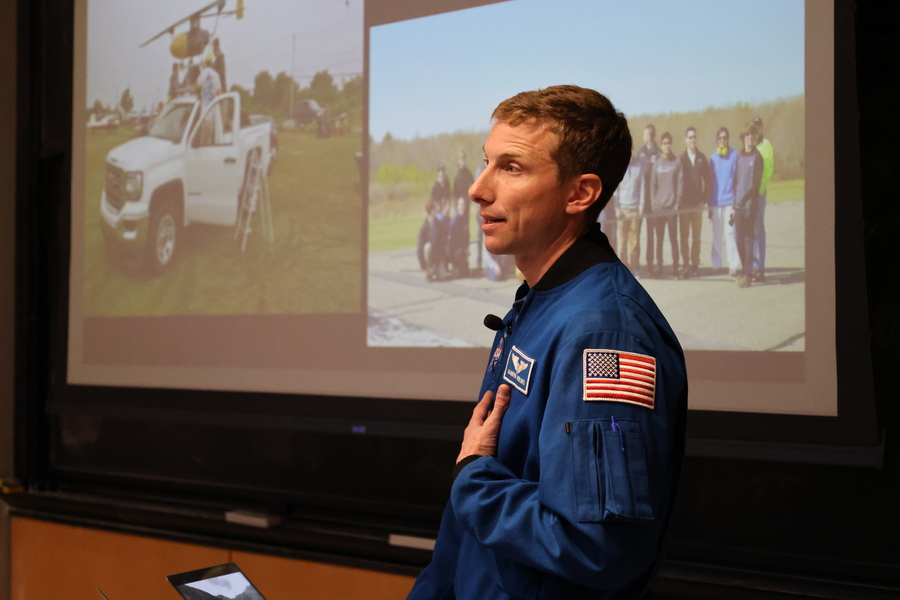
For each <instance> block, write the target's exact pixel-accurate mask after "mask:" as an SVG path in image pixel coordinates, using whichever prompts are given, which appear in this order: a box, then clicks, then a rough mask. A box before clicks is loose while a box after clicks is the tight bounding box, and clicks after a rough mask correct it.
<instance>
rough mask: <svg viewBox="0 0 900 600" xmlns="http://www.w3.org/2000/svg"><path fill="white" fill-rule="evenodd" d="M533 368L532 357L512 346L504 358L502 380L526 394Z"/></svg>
mask: <svg viewBox="0 0 900 600" xmlns="http://www.w3.org/2000/svg"><path fill="white" fill-rule="evenodd" d="M533 370H534V359H533V358H529V357H528V356H527V355H526V354H525V353H524V352H522V351H521V350H519V349H518V348H516V347H515V346H513V347H512V349H511V350H510V351H509V358H507V359H506V368H505V369H504V370H503V380H504V381H506V382H507V383H509V384H510V385H511V386H513V387H514V388H516V389H517V390H519V391H520V392H522V393H523V394H525V395H526V396H527V395H528V388H529V387H530V385H531V372H532V371H533Z"/></svg>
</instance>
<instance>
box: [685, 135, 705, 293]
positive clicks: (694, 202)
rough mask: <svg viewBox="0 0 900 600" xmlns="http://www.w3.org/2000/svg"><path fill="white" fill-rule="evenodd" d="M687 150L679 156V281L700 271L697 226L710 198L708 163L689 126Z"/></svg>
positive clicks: (700, 222) (698, 229)
mask: <svg viewBox="0 0 900 600" xmlns="http://www.w3.org/2000/svg"><path fill="white" fill-rule="evenodd" d="M684 143H685V146H686V147H687V148H686V149H685V151H684V154H682V155H681V171H682V174H683V177H684V191H683V192H682V194H681V205H680V206H679V207H678V233H679V234H680V236H681V262H682V264H683V267H682V269H681V277H682V279H687V278H688V277H696V276H697V275H698V274H699V272H700V227H701V226H702V225H703V213H704V212H705V211H706V201H707V198H708V197H709V192H710V189H709V161H708V160H706V155H705V154H703V153H702V152H700V150H698V149H697V130H696V129H694V128H693V127H688V128H687V130H686V131H685V132H684Z"/></svg>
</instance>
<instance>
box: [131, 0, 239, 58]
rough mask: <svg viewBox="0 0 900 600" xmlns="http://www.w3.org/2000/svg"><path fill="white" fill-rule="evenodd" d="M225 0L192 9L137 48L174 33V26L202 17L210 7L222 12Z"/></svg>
mask: <svg viewBox="0 0 900 600" xmlns="http://www.w3.org/2000/svg"><path fill="white" fill-rule="evenodd" d="M226 1H227V0H215V1H214V2H210V3H209V4H207V5H206V6H204V7H203V8H201V9H200V10H197V11H194V12H192V13H191V14H189V15H188V16H186V17H185V18H183V19H181V20H180V21H176V22H175V23H172V24H171V25H169V26H168V27H166V28H165V29H163V30H162V31H160V32H159V33H157V34H156V35H154V36H153V37H152V38H150V39H149V40H147V41H146V42H144V43H143V44H141V45H140V46H138V47H139V48H143V47H144V46H146V45H147V44H149V43H150V42H152V41H155V40H157V39H159V38H161V37H162V36H164V35H165V34H167V33H168V34H172V33H175V28H176V27H178V26H179V25H181V24H182V23H187V22H189V21H190V20H191V19H194V18H200V17H202V16H203V13H205V12H206V11H208V10H210V9H212V8H218V12H219V13H221V12H222V9H223V8H225V2H226Z"/></svg>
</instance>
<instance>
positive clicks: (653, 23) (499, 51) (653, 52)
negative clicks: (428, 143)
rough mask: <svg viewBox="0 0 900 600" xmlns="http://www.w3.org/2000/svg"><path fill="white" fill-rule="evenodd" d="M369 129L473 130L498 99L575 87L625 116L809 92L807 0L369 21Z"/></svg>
mask: <svg viewBox="0 0 900 600" xmlns="http://www.w3.org/2000/svg"><path fill="white" fill-rule="evenodd" d="M370 50H371V51H370V63H369V68H370V71H369V73H370V92H369V93H370V96H369V99H370V100H369V107H370V108H369V132H370V134H371V135H372V136H373V137H374V139H375V140H380V139H381V138H382V137H383V136H384V134H385V132H387V131H390V132H391V135H393V136H394V137H397V138H403V139H410V138H413V137H415V136H421V137H425V136H429V135H433V134H436V133H442V132H448V133H449V132H454V131H460V130H462V131H477V130H484V129H487V128H488V127H489V125H490V124H489V121H488V118H489V116H490V112H491V111H492V110H493V108H494V106H496V105H497V104H498V103H499V102H500V101H501V100H503V99H504V98H508V97H509V96H512V95H513V94H516V93H518V92H520V91H523V90H527V89H536V88H540V87H547V86H549V85H554V84H559V83H575V84H578V85H582V86H585V87H591V88H594V89H597V90H599V91H601V92H603V93H605V94H606V95H608V96H609V97H610V99H611V100H612V101H613V102H614V103H615V104H616V105H617V107H618V108H620V109H621V110H623V111H624V112H625V113H626V115H638V114H642V113H656V112H668V111H677V112H680V111H685V110H696V109H703V108H706V107H708V106H727V105H731V104H734V103H737V102H750V103H756V102H762V101H768V100H774V99H777V98H784V97H788V96H795V95H798V94H803V92H804V57H803V52H804V3H803V0H753V1H744V2H724V1H722V0H719V1H713V0H691V1H684V2H682V1H678V2H675V1H672V0H667V1H660V0H636V1H633V2H621V1H617V0H511V1H509V2H502V3H500V4H493V5H489V6H483V7H479V8H473V9H467V10H462V11H456V12H452V13H447V14H443V15H435V16H431V17H424V18H421V19H413V20H410V21H403V22H400V23H393V24H390V25H383V26H380V27H375V28H373V29H372V30H371V33H370Z"/></svg>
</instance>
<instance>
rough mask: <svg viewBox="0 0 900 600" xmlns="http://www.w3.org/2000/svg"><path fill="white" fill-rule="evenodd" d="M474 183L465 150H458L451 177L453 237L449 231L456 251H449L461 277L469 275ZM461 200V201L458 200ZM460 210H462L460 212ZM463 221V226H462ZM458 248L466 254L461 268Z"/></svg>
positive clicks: (451, 226) (451, 227)
mask: <svg viewBox="0 0 900 600" xmlns="http://www.w3.org/2000/svg"><path fill="white" fill-rule="evenodd" d="M473 183H475V178H474V177H473V176H472V171H470V170H469V167H468V166H467V165H466V152H465V151H464V150H460V151H459V156H458V157H457V161H456V177H454V178H453V202H452V203H453V204H455V205H456V208H457V210H456V215H455V216H454V217H453V220H454V221H456V222H457V223H456V228H455V229H454V226H453V224H451V225H450V229H451V231H456V234H455V237H453V236H454V234H453V233H451V238H453V241H451V244H456V246H455V248H456V249H457V250H456V251H451V252H452V253H455V255H456V256H457V261H458V266H459V268H458V269H456V270H457V271H458V272H460V273H464V274H463V275H457V276H458V277H459V276H462V277H468V276H469V275H468V274H469V260H468V256H469V220H470V217H469V209H470V207H471V206H472V199H471V198H470V197H469V188H470V187H472V184H473ZM460 200H462V202H460ZM460 211H462V212H460ZM463 223H464V224H465V226H463ZM459 250H464V251H465V254H466V262H465V267H464V268H463V264H462V262H459V259H458V257H459V253H458V251H459Z"/></svg>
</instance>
